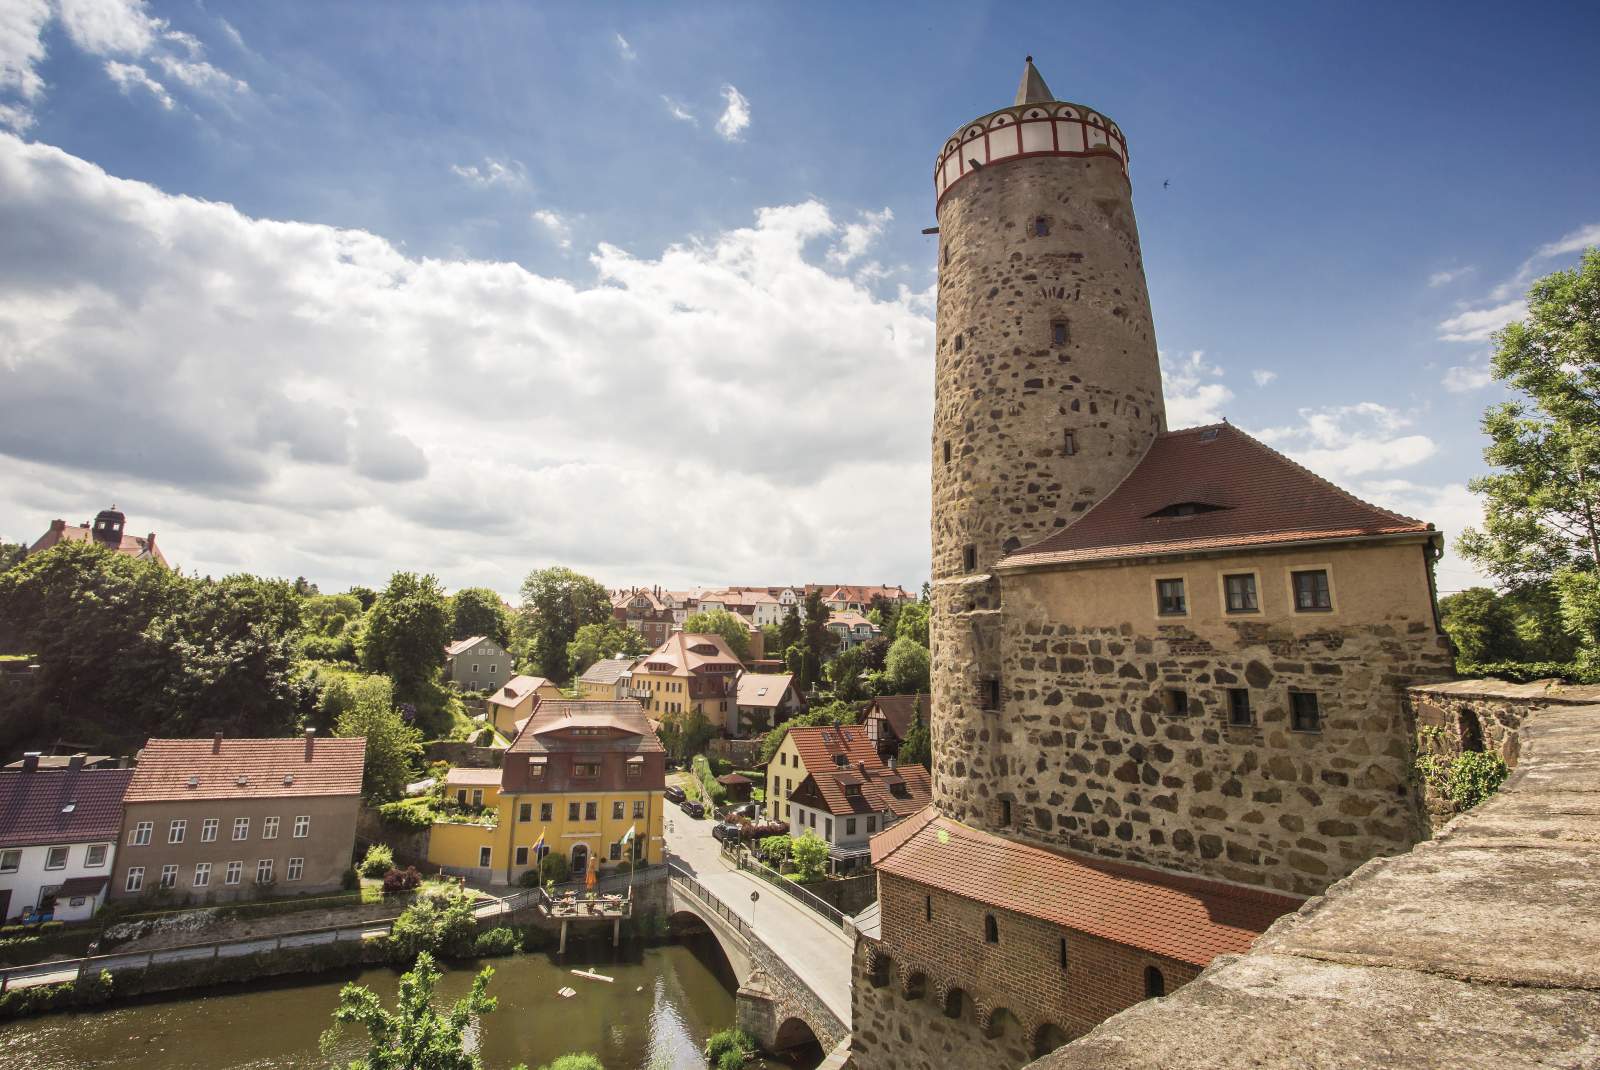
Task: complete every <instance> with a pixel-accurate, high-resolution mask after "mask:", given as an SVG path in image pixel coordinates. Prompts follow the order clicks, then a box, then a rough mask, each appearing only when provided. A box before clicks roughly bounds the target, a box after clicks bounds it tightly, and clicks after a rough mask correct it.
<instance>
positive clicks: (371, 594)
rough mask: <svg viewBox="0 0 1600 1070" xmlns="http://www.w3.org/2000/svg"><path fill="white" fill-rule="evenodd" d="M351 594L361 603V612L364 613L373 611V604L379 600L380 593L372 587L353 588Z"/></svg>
mask: <svg viewBox="0 0 1600 1070" xmlns="http://www.w3.org/2000/svg"><path fill="white" fill-rule="evenodd" d="M349 593H350V595H351V596H352V597H354V598H355V599H356V601H358V602H360V603H361V612H363V613H365V612H366V611H367V610H369V609H371V608H372V604H373V603H374V602H376V601H377V600H378V592H377V591H374V590H373V589H372V588H371V587H352V588H350V591H349Z"/></svg>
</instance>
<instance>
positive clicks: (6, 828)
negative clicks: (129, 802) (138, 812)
mask: <svg viewBox="0 0 1600 1070" xmlns="http://www.w3.org/2000/svg"><path fill="white" fill-rule="evenodd" d="M131 779H133V770H132V769H37V770H35V771H33V772H31V773H29V772H23V771H21V770H10V769H7V770H4V771H3V772H0V847H32V846H37V845H40V844H56V843H86V842H91V841H98V840H112V841H115V840H116V839H117V836H118V832H119V830H120V829H121V827H122V796H123V793H124V792H126V791H127V788H128V781H130V780H131Z"/></svg>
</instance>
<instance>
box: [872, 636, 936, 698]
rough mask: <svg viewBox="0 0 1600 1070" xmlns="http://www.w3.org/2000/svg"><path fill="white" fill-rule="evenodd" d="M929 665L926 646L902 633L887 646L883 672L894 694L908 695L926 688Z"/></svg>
mask: <svg viewBox="0 0 1600 1070" xmlns="http://www.w3.org/2000/svg"><path fill="white" fill-rule="evenodd" d="M930 667H931V666H930V658H929V655H928V648H927V647H925V646H923V645H921V644H920V643H918V642H917V641H916V640H914V639H912V638H911V637H910V636H907V635H902V636H901V637H900V638H898V639H896V640H895V641H894V644H893V645H892V646H890V647H889V656H888V658H886V659H885V660H884V666H883V672H884V676H885V677H886V678H887V680H888V684H889V686H890V687H891V688H893V690H894V693H895V694H897V695H909V694H913V693H921V692H924V691H927V690H928V673H929V669H930Z"/></svg>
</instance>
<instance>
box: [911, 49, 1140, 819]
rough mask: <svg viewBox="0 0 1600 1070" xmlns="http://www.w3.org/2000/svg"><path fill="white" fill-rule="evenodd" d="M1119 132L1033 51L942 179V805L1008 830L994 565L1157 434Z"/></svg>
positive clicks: (962, 134)
mask: <svg viewBox="0 0 1600 1070" xmlns="http://www.w3.org/2000/svg"><path fill="white" fill-rule="evenodd" d="M1127 163H1128V152H1127V143H1126V141H1125V140H1124V138H1123V135H1122V131H1121V130H1120V129H1119V128H1118V127H1117V125H1116V124H1115V123H1113V122H1111V121H1110V120H1109V119H1107V118H1105V117H1104V116H1102V115H1100V114H1099V113H1098V112H1096V111H1094V110H1093V109H1091V108H1087V107H1084V106H1083V105H1079V104H1069V103H1065V102H1062V101H1058V100H1055V99H1054V97H1053V96H1052V94H1051V92H1050V90H1049V88H1048V87H1047V86H1046V85H1045V82H1044V79H1043V77H1041V76H1040V74H1039V71H1038V70H1037V69H1036V68H1035V67H1034V65H1033V58H1032V57H1031V56H1030V57H1028V61H1027V65H1026V67H1025V68H1024V70H1023V76H1022V84H1021V86H1020V87H1019V88H1018V90H1017V97H1016V102H1015V103H1014V104H1013V105H1011V106H1010V107H1006V108H1002V109H1000V110H999V111H995V112H991V113H989V114H988V115H984V116H982V117H980V118H977V119H974V120H973V121H971V122H969V123H967V124H965V125H964V126H963V127H962V128H961V129H960V130H959V131H958V132H957V133H956V134H955V135H954V136H953V137H951V138H950V139H949V140H948V141H946V142H945V144H944V147H943V149H941V150H940V152H939V157H938V160H937V161H936V163H935V165H934V191H935V194H936V197H937V205H938V209H937V210H938V220H939V236H940V242H939V258H940V259H939V322H938V345H937V356H936V368H935V377H934V422H933V604H932V622H931V639H932V647H933V680H932V687H933V712H932V717H931V727H932V734H933V750H934V770H933V772H934V791H933V794H934V801H935V802H936V803H937V804H938V805H939V806H940V809H941V810H943V811H944V812H945V813H946V814H948V815H950V816H952V817H955V818H958V819H960V820H962V821H966V822H968V823H970V824H974V825H977V826H979V827H990V828H993V827H996V826H999V825H1002V824H1005V823H1006V819H1007V818H1008V817H1009V815H1006V814H1002V813H1001V812H1000V808H1001V807H1002V806H1003V805H1005V804H1001V803H999V802H998V801H996V800H993V799H991V797H990V795H989V791H988V788H987V783H988V780H989V776H990V774H991V772H996V771H998V772H1000V773H1002V774H1003V773H1004V772H1005V771H1006V770H1005V769H1003V768H1000V769H998V770H997V769H995V765H996V763H999V764H1001V765H1003V763H1005V762H1006V761H1007V757H1006V753H1005V752H1006V749H1007V747H1006V744H1007V743H1008V741H1007V740H1005V739H1003V738H999V737H1000V736H1001V735H1002V733H1003V729H1002V728H1001V722H1000V721H999V719H998V718H996V717H995V716H994V714H993V712H992V711H993V710H994V709H996V708H998V707H999V706H1000V705H1001V703H1002V701H1003V694H1004V688H1005V686H1006V685H1005V681H1004V680H1003V679H1002V678H1001V671H1000V663H1001V656H1000V650H999V641H1000V639H999V636H1000V629H999V620H998V615H999V612H1000V599H999V584H998V581H997V580H996V579H995V577H994V576H993V575H992V573H991V571H990V569H991V566H992V565H993V564H994V563H995V562H996V561H997V560H999V559H1000V558H1002V557H1003V556H1005V555H1006V554H1008V553H1010V552H1011V551H1013V550H1016V549H1018V548H1019V547H1022V546H1026V545H1028V544H1030V543H1033V542H1036V541H1038V540H1040V539H1042V538H1044V537H1045V536H1047V535H1049V534H1050V533H1051V532H1052V531H1054V530H1056V529H1058V528H1060V527H1063V526H1065V525H1067V524H1069V523H1071V522H1072V521H1073V520H1074V519H1075V518H1076V517H1077V516H1078V515H1079V514H1080V513H1082V512H1083V511H1084V510H1085V509H1087V508H1089V507H1090V506H1091V505H1093V504H1095V503H1096V502H1098V501H1099V500H1100V499H1101V498H1103V497H1104V496H1105V495H1106V494H1107V493H1109V492H1110V491H1111V489H1112V488H1113V487H1115V486H1116V485H1117V483H1118V482H1119V481H1120V480H1121V479H1122V478H1123V477H1124V476H1125V475H1127V473H1128V472H1129V471H1130V470H1131V469H1132V468H1133V466H1134V465H1135V464H1136V463H1137V462H1138V460H1139V458H1140V457H1141V456H1142V455H1143V454H1144V452H1145V450H1146V449H1147V448H1148V447H1149V445H1150V443H1151V441H1152V440H1153V439H1154V438H1155V436H1156V435H1157V434H1159V433H1160V432H1161V431H1163V430H1165V422H1166V417H1165V412H1164V409H1163V406H1162V398H1161V369H1160V364H1159V361H1158V358H1157V355H1156V342H1155V330H1154V326H1153V323H1152V321H1151V316H1150V301H1149V295H1148V293H1147V292H1146V287H1145V278H1144V263H1143V260H1142V258H1141V255H1140V250H1139V234H1138V229H1137V227H1136V225H1135V223H1134V215H1133V203H1132V198H1131V189H1130V186H1129V183H1128V172H1127Z"/></svg>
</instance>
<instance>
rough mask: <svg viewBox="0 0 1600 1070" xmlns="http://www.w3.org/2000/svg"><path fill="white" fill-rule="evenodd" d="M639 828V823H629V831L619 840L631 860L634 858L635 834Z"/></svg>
mask: <svg viewBox="0 0 1600 1070" xmlns="http://www.w3.org/2000/svg"><path fill="white" fill-rule="evenodd" d="M637 830H638V826H637V825H629V826H628V831H627V832H624V833H623V834H622V839H621V840H619V841H618V842H619V843H620V844H621V845H622V850H623V853H624V854H626V855H627V856H628V858H629V860H632V858H633V834H634V832H636V831H637Z"/></svg>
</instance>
